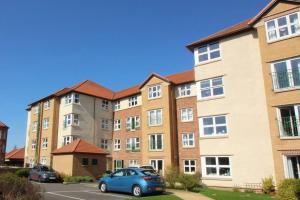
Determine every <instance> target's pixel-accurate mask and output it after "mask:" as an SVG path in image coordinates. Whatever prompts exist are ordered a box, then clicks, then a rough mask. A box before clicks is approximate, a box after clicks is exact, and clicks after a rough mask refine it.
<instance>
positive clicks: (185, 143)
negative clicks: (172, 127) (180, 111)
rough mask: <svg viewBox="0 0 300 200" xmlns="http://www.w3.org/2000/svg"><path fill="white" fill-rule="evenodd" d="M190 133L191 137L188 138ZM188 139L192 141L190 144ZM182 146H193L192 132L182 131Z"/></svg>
mask: <svg viewBox="0 0 300 200" xmlns="http://www.w3.org/2000/svg"><path fill="white" fill-rule="evenodd" d="M190 135H192V136H193V137H192V138H190ZM185 136H187V137H186V138H185ZM190 141H192V142H193V144H192V145H190ZM182 147H183V148H193V147H195V134H194V133H182Z"/></svg>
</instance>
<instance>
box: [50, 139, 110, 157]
mask: <svg viewBox="0 0 300 200" xmlns="http://www.w3.org/2000/svg"><path fill="white" fill-rule="evenodd" d="M72 153H87V154H108V152H106V151H104V150H103V149H101V148H99V147H97V146H96V145H94V144H91V143H88V142H86V141H85V140H82V139H77V140H75V141H73V142H72V143H70V144H67V145H65V146H63V147H61V148H59V149H56V150H54V151H52V154H54V155H55V154H72Z"/></svg>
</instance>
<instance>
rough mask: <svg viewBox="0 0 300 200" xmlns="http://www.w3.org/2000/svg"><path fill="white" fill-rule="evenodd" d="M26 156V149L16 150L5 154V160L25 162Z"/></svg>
mask: <svg viewBox="0 0 300 200" xmlns="http://www.w3.org/2000/svg"><path fill="white" fill-rule="evenodd" d="M24 155H25V148H20V149H14V150H12V151H10V152H8V153H6V154H5V159H8V160H10V159H16V160H17V159H18V160H24Z"/></svg>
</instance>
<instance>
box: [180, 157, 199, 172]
mask: <svg viewBox="0 0 300 200" xmlns="http://www.w3.org/2000/svg"><path fill="white" fill-rule="evenodd" d="M185 161H188V162H189V164H188V165H185ZM191 161H194V162H195V164H194V165H191ZM186 167H188V168H189V172H186V171H185V168H186ZM192 167H195V171H194V172H192V171H191V169H192ZM196 172H197V160H193V159H187V160H183V173H185V174H195V173H196Z"/></svg>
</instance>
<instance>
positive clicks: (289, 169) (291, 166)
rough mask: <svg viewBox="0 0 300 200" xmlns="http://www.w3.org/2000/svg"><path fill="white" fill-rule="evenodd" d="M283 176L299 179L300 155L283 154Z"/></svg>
mask: <svg viewBox="0 0 300 200" xmlns="http://www.w3.org/2000/svg"><path fill="white" fill-rule="evenodd" d="M283 159H284V160H283V163H284V171H285V178H287V179H300V167H299V166H300V155H293V156H283Z"/></svg>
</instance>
